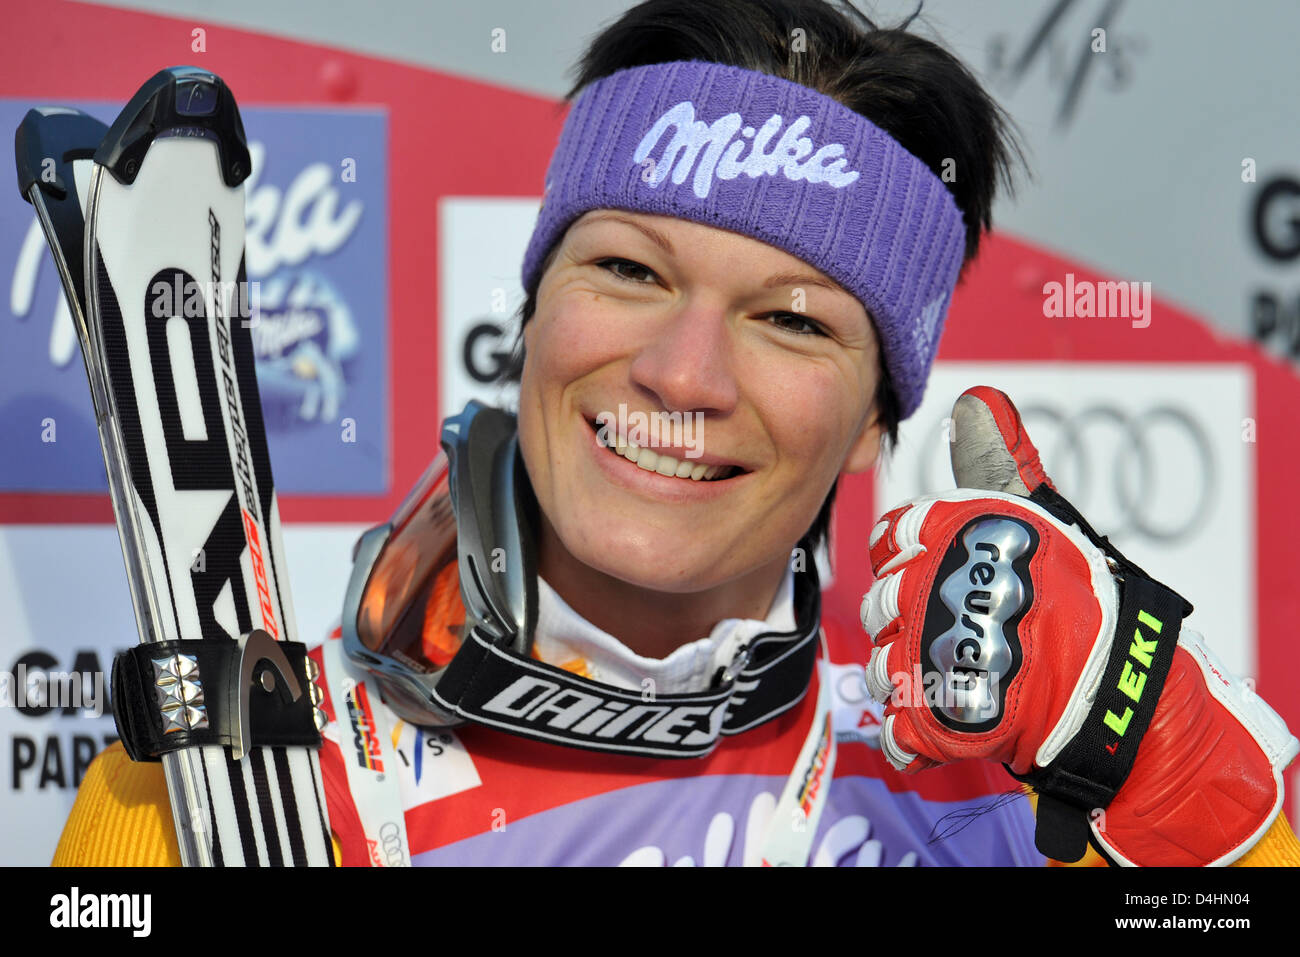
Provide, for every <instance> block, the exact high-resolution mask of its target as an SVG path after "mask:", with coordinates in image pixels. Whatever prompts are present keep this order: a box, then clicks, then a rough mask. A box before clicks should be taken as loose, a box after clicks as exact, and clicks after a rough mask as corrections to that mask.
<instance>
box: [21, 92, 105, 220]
mask: <svg viewBox="0 0 1300 957" xmlns="http://www.w3.org/2000/svg"><path fill="white" fill-rule="evenodd" d="M107 132H108V127H107V126H105V125H104V124H103V123H101V122H100V121H99V120H97V119H95V118H94V117H93V116H91V115H90V114H88V113H83V112H81V110H74V109H72V108H70V107H66V106H40V107H36V108H34V109H30V110H28V111H27V115H26V116H24V117H23V119H22V122H21V123H19V124H18V129H17V131H16V132H15V133H14V165H15V167H16V168H17V170H18V192H19V193H21V194H22V197H23V199H25V200H27V202H29V203H30V202H31V201H32V197H31V189H32V187H33V186H39V187H40V189H41V191H42V192H44V193H45V194H46V195H48V196H49V197H50V198H51V199H56V200H61V199H64V198H65V197H67V195H68V192H69V190H70V189H71V188H72V184H71V182H70V180H69V178H68V175H67V164H68V163H70V162H71V161H72V160H74V159H88V158H90V157H92V156H94V155H95V150H96V148H97V147H98V146H99V144H100V141H102V140H103V139H104V135H105V134H106V133H107Z"/></svg>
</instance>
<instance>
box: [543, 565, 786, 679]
mask: <svg viewBox="0 0 1300 957" xmlns="http://www.w3.org/2000/svg"><path fill="white" fill-rule="evenodd" d="M794 628H795V618H794V572H793V571H792V570H791V569H789V568H787V569H786V572H785V577H784V578H782V579H781V586H780V587H779V588H778V589H777V592H776V597H775V598H774V599H773V601H772V607H771V609H769V611H768V614H767V618H766V619H765V620H763V621H758V620H756V619H752V618H725V619H723V620H722V621H720V622H718V623H717V624H716V625H714V626H713V630H712V631H711V632H710V633H709V636H708V637H707V638H700V639H699V640H698V641H692V642H690V643H689V644H685V645H682V646H681V647H680V648H677V649H676V650H674V651H673V652H672V653H671V654H669V655H668V657H666V658H645V657H643V656H641V655H638V654H637V653H636V652H634V651H632V649H630V648H628V647H627V645H625V644H623V643H622V642H621V641H619V640H618V639H617V638H615V637H614V636H613V635H611V634H609V632H606V631H602V630H601V629H599V628H597V627H596V626H595V625H593V624H591V622H589V621H587V620H586V619H585V618H583V617H582V616H581V615H579V614H578V613H577V612H576V611H574V610H573V609H572V608H571V607H569V605H568V603H567V602H566V601H565V600H564V599H563V598H561V597H560V596H559V594H557V593H556V591H555V589H553V588H552V587H551V586H550V585H549V584H548V583H547V582H546V580H545V579H543V578H542V577H541V576H540V575H539V576H538V578H537V628H536V630H535V631H534V633H533V649H534V654H535V655H536V656H537V657H538V658H540V659H541V660H542V661H545V662H546V663H548V664H552V665H556V666H558V667H561V668H567V669H568V670H570V671H574V672H575V673H577V674H581V675H585V676H586V677H588V678H591V679H592V680H593V681H602V682H604V683H606V684H611V685H614V686H616V687H619V688H628V689H632V690H648V691H651V692H652V693H655V694H687V693H691V692H697V691H704V690H707V689H708V688H709V687H710V686H711V685H712V683H713V676H714V675H715V674H717V671H718V669H719V668H725V667H726V666H727V665H729V664H731V662H732V660H733V659H734V658H735V657H736V652H737V649H739V647H740V646H741V645H742V644H744V643H745V642H747V641H749V640H750V639H751V638H753V637H754V636H755V635H759V634H762V633H763V632H789V631H793V630H794ZM646 681H649V682H651V684H649V685H647V684H645V682H646Z"/></svg>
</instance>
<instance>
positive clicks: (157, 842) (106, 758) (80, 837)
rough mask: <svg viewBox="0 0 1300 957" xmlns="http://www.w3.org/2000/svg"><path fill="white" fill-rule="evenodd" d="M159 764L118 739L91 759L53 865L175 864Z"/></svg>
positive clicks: (178, 859) (177, 856)
mask: <svg viewBox="0 0 1300 957" xmlns="http://www.w3.org/2000/svg"><path fill="white" fill-rule="evenodd" d="M180 862H181V852H180V848H179V846H178V845H177V843H176V829H175V828H174V827H173V826H172V812H171V805H170V804H169V803H168V801H167V782H166V781H165V780H164V779H163V769H162V765H161V764H156V763H152V762H150V763H147V764H146V763H137V762H135V761H132V760H131V759H130V758H128V757H127V756H126V750H125V749H124V748H123V747H122V745H121V743H120V742H116V743H114V744H113V745H112V746H110V747H108V748H106V749H105V750H103V751H101V752H100V753H99V754H98V755H97V756H96V757H95V760H94V761H92V762H91V763H90V768H89V769H88V770H87V771H86V777H85V778H84V779H83V780H82V782H81V788H80V789H79V790H78V791H77V800H76V802H75V803H74V804H73V805H72V813H71V814H70V815H68V823H67V824H65V825H64V826H63V836H62V837H60V838H59V846H58V848H57V849H56V850H55V852H54V861H53V864H54V866H55V867H163V866H167V865H171V866H179V865H180Z"/></svg>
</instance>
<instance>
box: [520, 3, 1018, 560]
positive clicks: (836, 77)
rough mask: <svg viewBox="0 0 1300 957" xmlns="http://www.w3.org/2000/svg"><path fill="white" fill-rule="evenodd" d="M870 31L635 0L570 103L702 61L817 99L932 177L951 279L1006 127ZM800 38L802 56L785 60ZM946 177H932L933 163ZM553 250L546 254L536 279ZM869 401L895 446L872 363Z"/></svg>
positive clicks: (965, 79)
mask: <svg viewBox="0 0 1300 957" xmlns="http://www.w3.org/2000/svg"><path fill="white" fill-rule="evenodd" d="M919 13H920V7H919V6H918V7H917V10H916V12H915V13H913V14H912V15H911V16H909V17H908V18H907V19H906V20H904V21H903V22H902V23H900V24H899V25H898V26H896V27H878V26H877V25H876V24H875V23H873V22H872V21H871V20H870V19H868V17H867V16H866V15H865V14H864V13H862V12H861V11H860V10H858V9H857V8H856V7H854V6H853V5H852V3H850V2H848V0H844V2H843V3H842V5H835V4H832V3H830V2H828V0H645V2H643V3H639V4H637V5H636V6H635V7H632V8H631V9H630V10H628V11H627V12H625V13H624V14H623V15H622V16H620V17H619V18H618V19H617V20H615V21H614V22H613V23H611V24H610V25H609V26H607V27H605V28H604V29H603V30H601V31H600V33H598V34H597V35H596V36H595V38H594V39H593V40H592V41H591V43H590V44H589V45H588V46H587V50H586V52H585V53H583V55H582V57H581V59H580V60H579V61H578V63H577V64H576V65H575V67H574V70H573V71H572V72H574V73H575V74H576V80H575V82H574V84H573V87H572V88H571V89H570V90H569V92H568V93H567V94H566V95H565V99H566V100H572V99H573V98H574V97H576V96H577V95H578V94H579V93H580V92H581V91H582V90H583V89H584V88H585V87H586V86H587V85H588V84H589V83H593V82H595V81H596V80H599V79H601V78H603V77H606V76H609V75H610V74H611V73H615V72H617V71H618V70H623V69H627V68H628V67H634V66H647V65H649V64H652V63H668V62H672V61H674V60H705V61H709V62H713V63H723V64H727V65H729V66H737V67H742V68H744V69H748V70H754V71H756V72H759V73H768V74H771V75H773V76H778V77H781V78H783V79H786V80H790V81H792V82H794V83H798V84H801V85H802V86H806V87H809V88H811V89H814V90H817V91H818V92H820V93H823V94H825V95H826V96H829V97H831V98H832V99H834V100H837V101H839V102H840V103H842V104H843V105H844V106H847V107H849V108H850V109H852V110H854V111H856V112H857V113H859V114H861V115H862V116H865V117H866V118H867V119H869V120H870V121H871V122H872V123H874V124H875V125H876V126H878V127H880V128H881V129H883V130H884V131H885V132H887V133H888V134H889V135H890V136H892V137H893V138H894V139H896V140H897V141H898V142H899V143H900V144H902V146H903V147H904V148H906V149H907V150H908V151H909V152H910V153H912V154H913V155H914V156H916V157H918V158H919V159H920V160H921V161H922V162H924V163H925V164H926V166H928V167H929V168H930V169H931V170H932V171H933V172H934V173H935V175H936V176H940V177H941V178H942V179H944V182H945V185H946V186H947V187H948V189H949V190H950V191H951V192H952V194H953V197H954V198H955V199H956V201H957V206H958V208H960V209H961V211H962V215H963V218H964V219H965V223H966V250H965V256H964V259H963V262H962V274H963V275H964V274H965V271H966V267H967V265H969V263H970V262H971V260H973V259H974V258H975V255H976V253H977V252H978V251H979V244H980V237H981V236H982V235H983V234H984V233H985V232H987V231H988V230H989V229H990V228H991V227H992V225H993V200H994V197H995V196H996V195H997V191H998V187H999V186H1000V185H1001V186H1004V187H1005V188H1006V189H1007V190H1008V191H1010V190H1012V189H1013V188H1014V183H1013V172H1014V169H1015V166H1016V165H1017V164H1020V165H1023V163H1024V159H1023V154H1022V152H1021V150H1020V147H1019V144H1018V143H1017V140H1016V136H1015V133H1014V128H1013V124H1012V122H1011V120H1010V119H1009V117H1007V115H1006V114H1005V113H1004V112H1003V110H1002V109H1001V107H999V106H998V105H997V103H995V102H994V101H993V99H992V97H990V96H989V95H988V93H986V92H985V91H984V89H983V88H982V87H981V86H980V84H979V82H978V81H977V80H976V79H975V77H974V76H973V75H972V74H971V73H970V71H969V70H967V69H966V67H965V66H964V65H963V64H962V63H961V61H960V60H958V59H957V58H956V57H955V56H953V55H952V54H951V53H949V52H948V51H947V50H945V49H944V48H943V47H941V46H940V45H938V44H937V43H935V42H933V41H931V40H927V39H925V38H924V37H921V36H917V35H916V34H912V33H908V32H907V28H908V26H910V25H911V23H912V21H913V20H914V19H915V18H916V16H917V15H918V14H919ZM796 30H802V31H803V32H802V34H801V36H802V37H803V44H802V47H803V49H801V50H799V51H795V50H792V49H791V47H792V40H793V39H794V38H795V37H796V36H798V35H797V34H796V33H795V31H796ZM948 160H951V161H952V165H951V166H950V169H952V170H954V171H955V173H956V175H955V176H949V177H944V176H943V172H944V169H943V167H944V164H945V161H948ZM558 249H559V243H558V242H557V243H556V245H554V246H552V247H551V249H550V250H549V252H548V253H547V256H546V258H545V259H544V260H543V263H542V268H541V269H540V270H539V271H538V275H542V274H544V273H545V272H546V270H547V269H548V268H549V267H550V265H551V262H552V260H553V259H554V257H555V254H556V251H557V250H558ZM536 310H537V290H536V289H533V290H532V291H529V292H528V293H527V296H526V298H525V300H524V302H523V305H522V306H520V309H519V320H520V322H519V330H520V336H519V338H518V339H517V340H516V343H515V347H514V351H513V354H512V355H511V358H510V361H509V362H508V363H507V364H506V366H505V368H504V370H503V372H502V376H501V381H502V382H516V383H517V382H518V381H519V380H520V377H521V375H522V373H523V362H524V351H523V348H524V347H523V336H522V331H523V327H524V325H525V324H526V323H527V322H528V321H529V320H530V319H532V317H533V314H534V313H535V312H536ZM880 369H881V375H880V380H879V383H878V385H877V387H876V394H875V396H874V397H873V402H874V407H875V409H876V415H877V421H878V422H880V423H881V424H882V425H883V426H884V436H885V439H884V441H885V446H886V448H888V447H891V446H892V445H894V444H895V443H896V442H897V441H898V424H899V421H900V407H899V400H898V395H897V392H896V390H895V389H894V387H893V382H892V380H891V377H890V375H889V370H888V368H887V367H886V366H885V364H884V362H881V364H880ZM837 485H838V481H837V482H836V483H835V484H833V485H832V486H831V488H830V491H829V493H828V494H827V496H826V499H825V501H824V502H823V503H822V507H821V509H820V510H819V511H818V513H817V518H816V519H814V521H813V523H812V525H811V526H810V527H809V529H808V532H807V533H806V534H805V535H804V538H803V543H804V544H805V546H807V547H809V548H814V549H815V548H816V547H817V546H818V545H819V544H820V543H821V542H822V540H823V539H824V538H825V537H826V535H827V533H828V531H829V529H830V519H831V507H832V504H833V503H834V500H835V490H836V487H837Z"/></svg>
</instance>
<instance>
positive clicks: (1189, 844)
mask: <svg viewBox="0 0 1300 957" xmlns="http://www.w3.org/2000/svg"><path fill="white" fill-rule="evenodd" d="M952 438H953V449H952V454H953V474H954V476H955V478H956V479H957V482H958V484H959V485H964V486H971V487H967V488H961V489H957V490H954V491H952V492H948V493H945V494H942V495H934V496H928V497H925V498H920V499H916V500H914V501H912V502H910V503H907V504H905V505H902V506H900V507H898V508H895V509H893V510H892V511H890V512H887V513H886V514H885V515H884V516H883V518H882V519H881V521H880V522H879V523H878V524H877V525H876V526H875V528H874V529H873V530H872V533H871V540H870V547H871V566H872V570H873V571H874V573H875V575H876V581H875V583H874V584H873V585H872V587H871V590H870V591H869V592H868V593H867V595H866V597H865V598H864V599H863V603H862V622H863V625H864V627H865V628H866V629H867V632H868V633H869V634H870V635H871V637H872V639H873V640H874V641H875V643H876V645H877V648H876V649H875V650H874V651H873V653H872V656H871V661H870V663H869V664H868V666H867V686H868V688H869V689H870V691H871V693H872V694H873V696H875V697H876V699H877V700H878V701H881V702H884V703H886V708H885V715H886V716H885V720H884V724H883V728H882V733H881V747H882V750H883V751H884V754H885V756H886V757H887V758H888V759H889V760H890V761H891V762H892V763H893V764H894V765H895V766H896V767H898V768H900V769H901V770H906V771H909V772H910V771H918V770H921V769H923V768H927V767H932V766H934V765H936V764H943V763H947V762H950V761H956V760H960V759H962V758H975V757H978V758H990V759H993V760H997V761H1002V762H1004V763H1005V764H1007V765H1008V767H1009V768H1010V770H1011V771H1012V772H1013V773H1014V774H1016V775H1017V776H1019V777H1022V778H1023V779H1024V780H1027V781H1028V782H1029V783H1031V784H1033V785H1034V786H1035V787H1036V788H1037V789H1038V791H1039V794H1040V797H1039V807H1038V834H1037V842H1038V846H1039V849H1040V850H1041V851H1043V852H1044V853H1045V854H1047V855H1048V856H1050V857H1054V858H1056V859H1058V860H1077V859H1078V858H1079V857H1080V856H1082V854H1083V851H1084V848H1085V844H1086V841H1087V839H1088V836H1089V834H1091V837H1092V839H1093V841H1094V843H1095V844H1097V845H1098V847H1099V849H1100V850H1101V851H1102V852H1103V853H1105V854H1106V855H1107V856H1108V857H1110V858H1111V859H1112V860H1113V861H1115V862H1117V863H1123V864H1144V865H1190V864H1227V863H1231V862H1232V861H1233V860H1236V859H1237V858H1238V857H1240V856H1241V855H1242V854H1244V853H1245V852H1246V851H1247V850H1249V848H1250V847H1251V846H1253V845H1254V843H1255V842H1256V841H1257V840H1258V839H1259V838H1260V837H1261V836H1262V835H1263V833H1264V832H1265V831H1266V830H1267V829H1268V827H1269V826H1270V825H1271V824H1272V822H1273V820H1274V819H1275V818H1276V816H1277V814H1278V811H1279V810H1280V808H1281V803H1282V793H1283V790H1282V779H1281V774H1280V772H1281V770H1282V769H1283V768H1284V767H1286V765H1287V764H1288V763H1289V762H1290V760H1291V758H1293V757H1294V756H1295V755H1296V753H1297V751H1300V742H1297V741H1296V739H1295V738H1294V737H1293V736H1292V735H1291V734H1290V733H1289V732H1288V731H1287V729H1286V726H1285V725H1284V724H1283V723H1282V721H1281V719H1280V718H1279V717H1278V716H1277V714H1276V713H1275V712H1274V711H1273V710H1272V709H1271V708H1269V706H1268V705H1267V704H1265V703H1264V702H1263V701H1261V700H1260V699H1259V698H1258V697H1256V696H1254V695H1253V694H1252V693H1251V691H1250V689H1249V688H1247V687H1246V686H1245V685H1243V684H1242V683H1240V682H1239V681H1237V680H1236V679H1234V678H1233V677H1232V676H1231V675H1229V674H1228V673H1227V672H1226V670H1225V669H1224V668H1223V667H1222V665H1221V664H1219V662H1218V661H1217V659H1215V657H1214V655H1213V653H1212V652H1210V651H1209V649H1208V648H1207V647H1206V646H1205V645H1204V642H1203V641H1202V640H1201V638H1200V636H1199V635H1197V634H1196V633H1195V632H1191V631H1189V630H1186V629H1182V628H1181V621H1182V619H1183V618H1184V617H1185V616H1186V615H1187V614H1190V612H1191V606H1190V605H1188V604H1187V603H1186V602H1185V601H1183V600H1182V599H1181V598H1180V597H1179V596H1178V595H1177V594H1175V593H1174V592H1172V591H1170V590H1169V589H1167V588H1165V587H1164V586H1162V585H1160V584H1159V583H1157V582H1154V581H1152V580H1151V579H1150V578H1149V576H1147V575H1146V574H1145V572H1143V571H1142V570H1141V569H1140V568H1138V567H1137V566H1135V565H1133V564H1132V563H1131V562H1129V561H1127V559H1125V558H1124V556H1123V555H1121V554H1120V553H1119V552H1118V551H1116V550H1115V549H1114V547H1113V546H1111V545H1110V544H1109V543H1108V542H1106V541H1105V540H1104V539H1102V538H1101V537H1100V536H1098V535H1097V534H1096V533H1095V532H1094V531H1093V530H1092V528H1091V527H1090V526H1089V525H1088V523H1087V522H1086V521H1085V520H1084V519H1083V518H1082V517H1081V516H1080V515H1079V514H1078V513H1077V511H1075V510H1074V508H1073V507H1072V506H1071V505H1070V504H1069V503H1068V502H1067V501H1066V500H1065V499H1064V498H1062V497H1061V496H1060V494H1059V493H1058V492H1057V491H1056V489H1055V487H1054V486H1053V485H1052V483H1051V482H1050V481H1049V480H1048V478H1047V476H1046V474H1045V473H1044V471H1043V469H1042V466H1041V464H1040V462H1039V458H1038V452H1037V450H1036V449H1035V448H1034V446H1033V443H1032V442H1031V441H1030V440H1029V437H1028V435H1027V434H1025V431H1024V428H1023V426H1022V424H1021V421H1020V416H1019V413H1017V412H1016V409H1015V406H1014V405H1012V403H1011V400H1010V399H1008V398H1007V397H1006V396H1005V395H1003V394H1002V393H1001V392H998V391H996V390H994V389H989V388H987V387H983V386H980V387H976V388H974V389H970V390H967V392H966V393H964V394H963V395H962V396H961V397H960V398H959V399H958V401H957V404H956V406H955V407H954V409H953V417H952ZM1103 808H1104V811H1103V810H1102V809H1103Z"/></svg>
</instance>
